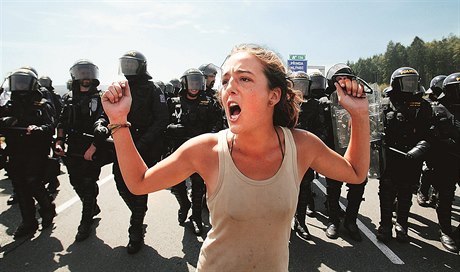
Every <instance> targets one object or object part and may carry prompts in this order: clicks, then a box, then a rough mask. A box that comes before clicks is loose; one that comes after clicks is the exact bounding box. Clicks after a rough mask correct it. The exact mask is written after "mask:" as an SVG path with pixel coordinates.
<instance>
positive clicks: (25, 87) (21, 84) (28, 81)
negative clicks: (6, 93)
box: [10, 75, 37, 92]
mask: <svg viewBox="0 0 460 272" xmlns="http://www.w3.org/2000/svg"><path fill="white" fill-rule="evenodd" d="M36 83H37V79H35V78H33V77H31V76H28V75H11V76H10V90H11V91H12V92H14V91H32V90H33V88H34V85H35V84H36Z"/></svg>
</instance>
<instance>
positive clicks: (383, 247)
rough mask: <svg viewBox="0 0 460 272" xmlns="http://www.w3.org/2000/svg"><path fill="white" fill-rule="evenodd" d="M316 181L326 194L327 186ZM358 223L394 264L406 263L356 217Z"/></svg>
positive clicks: (343, 206) (362, 230) (341, 205)
mask: <svg viewBox="0 0 460 272" xmlns="http://www.w3.org/2000/svg"><path fill="white" fill-rule="evenodd" d="M314 181H316V182H314V183H315V184H316V185H317V186H318V188H319V189H320V190H321V191H322V192H323V193H324V194H325V195H326V194H327V193H326V187H324V185H323V184H322V183H321V182H320V181H319V180H317V179H315V180H314ZM339 204H340V207H342V209H344V210H345V205H343V204H342V203H341V202H340V201H339ZM356 225H358V228H359V229H360V230H361V232H362V233H364V235H366V237H367V238H369V240H371V242H372V243H373V244H374V245H375V246H376V247H377V248H378V249H380V251H382V253H383V254H384V255H385V256H387V258H388V259H389V260H390V261H391V262H392V263H394V264H404V262H403V260H401V259H400V258H399V257H398V255H396V254H395V253H394V252H393V251H392V250H391V249H390V248H389V247H387V246H386V245H385V244H384V243H382V242H380V241H379V240H377V237H376V236H375V235H374V233H373V232H372V231H371V230H370V229H368V228H367V227H366V226H365V225H364V224H363V223H362V222H361V220H359V219H356Z"/></svg>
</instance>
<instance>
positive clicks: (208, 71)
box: [198, 63, 218, 88]
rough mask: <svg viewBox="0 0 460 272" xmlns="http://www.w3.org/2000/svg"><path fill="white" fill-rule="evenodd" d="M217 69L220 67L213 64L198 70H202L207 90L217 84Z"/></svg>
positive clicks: (203, 65) (205, 65)
mask: <svg viewBox="0 0 460 272" xmlns="http://www.w3.org/2000/svg"><path fill="white" fill-rule="evenodd" d="M217 69H218V67H217V66H216V65H214V64H212V63H208V64H202V65H201V66H200V67H198V70H200V71H201V72H202V73H203V75H204V77H205V78H206V87H207V88H212V87H213V86H214V83H215V82H216V75H217Z"/></svg>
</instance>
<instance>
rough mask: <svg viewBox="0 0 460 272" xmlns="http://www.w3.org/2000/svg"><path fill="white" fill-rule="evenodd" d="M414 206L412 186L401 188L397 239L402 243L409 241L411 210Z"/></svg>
mask: <svg viewBox="0 0 460 272" xmlns="http://www.w3.org/2000/svg"><path fill="white" fill-rule="evenodd" d="M411 206H412V191H411V190H410V187H405V188H403V189H401V190H400V191H399V193H398V211H397V213H398V217H397V219H396V222H397V223H396V225H395V231H396V240H397V241H399V242H402V243H407V242H409V235H408V232H407V231H408V229H409V223H408V220H409V210H410V207H411Z"/></svg>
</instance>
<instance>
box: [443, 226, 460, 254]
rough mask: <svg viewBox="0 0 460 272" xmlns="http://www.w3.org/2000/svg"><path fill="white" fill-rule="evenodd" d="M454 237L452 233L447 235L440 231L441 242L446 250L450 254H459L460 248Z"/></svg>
mask: <svg viewBox="0 0 460 272" xmlns="http://www.w3.org/2000/svg"><path fill="white" fill-rule="evenodd" d="M452 237H453V234H452V231H451V232H450V233H446V232H444V231H442V230H440V240H441V243H442V245H443V246H444V248H445V249H447V250H448V251H450V252H454V253H458V247H457V245H456V244H455V240H454V239H453V238H452Z"/></svg>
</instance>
